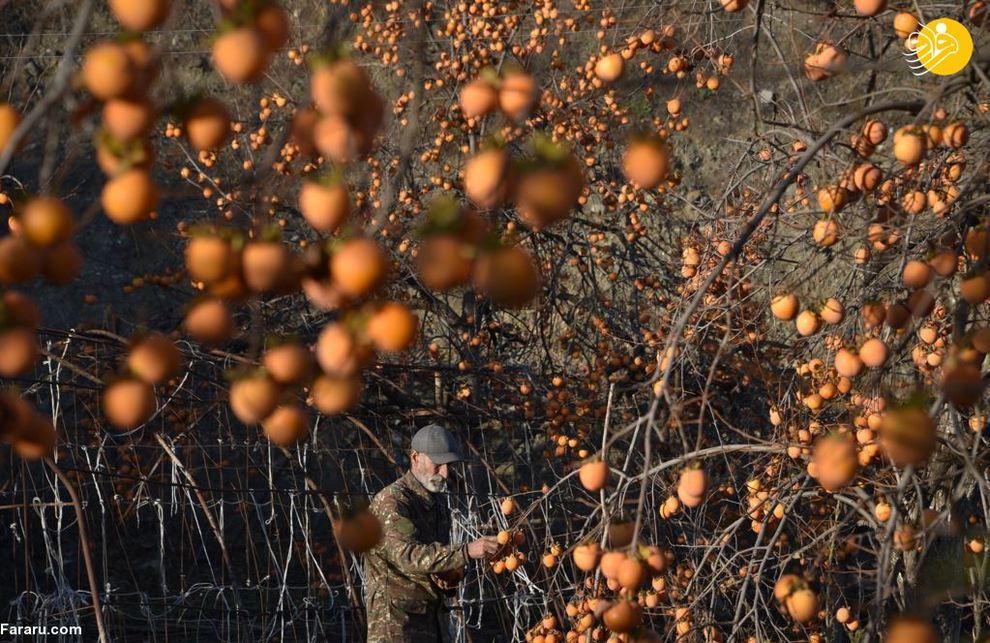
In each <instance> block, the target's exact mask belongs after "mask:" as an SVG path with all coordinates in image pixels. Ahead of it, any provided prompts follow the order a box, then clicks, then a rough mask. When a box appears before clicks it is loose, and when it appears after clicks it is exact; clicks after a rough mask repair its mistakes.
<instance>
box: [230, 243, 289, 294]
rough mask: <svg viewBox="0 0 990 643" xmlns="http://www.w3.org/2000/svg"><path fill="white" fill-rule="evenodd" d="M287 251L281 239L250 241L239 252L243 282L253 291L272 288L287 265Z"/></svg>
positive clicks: (281, 276)
mask: <svg viewBox="0 0 990 643" xmlns="http://www.w3.org/2000/svg"><path fill="white" fill-rule="evenodd" d="M288 255H289V253H288V250H287V249H286V247H285V246H284V245H283V244H282V242H281V241H262V240H257V241H251V242H249V243H247V244H245V246H244V250H243V252H242V253H241V271H242V275H243V277H244V283H245V285H247V287H248V288H250V289H251V290H253V291H254V292H268V291H271V290H274V289H275V288H276V287H277V286H278V285H279V281H280V280H281V279H282V278H283V277H284V276H285V272H286V270H287V269H288V267H289V262H290V258H289V256H288Z"/></svg>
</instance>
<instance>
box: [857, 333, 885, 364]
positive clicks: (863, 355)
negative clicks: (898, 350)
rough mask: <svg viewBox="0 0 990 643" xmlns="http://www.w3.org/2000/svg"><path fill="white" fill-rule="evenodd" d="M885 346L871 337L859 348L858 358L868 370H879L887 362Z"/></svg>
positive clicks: (881, 341) (877, 339) (877, 338)
mask: <svg viewBox="0 0 990 643" xmlns="http://www.w3.org/2000/svg"><path fill="white" fill-rule="evenodd" d="M888 354H889V351H888V349H887V344H885V343H884V342H883V340H882V339H880V338H879V337H871V338H870V339H868V340H866V341H865V342H863V345H862V346H860V347H859V358H860V359H861V360H863V364H864V365H866V366H868V367H870V368H879V367H880V366H883V364H884V362H886V361H887V355H888Z"/></svg>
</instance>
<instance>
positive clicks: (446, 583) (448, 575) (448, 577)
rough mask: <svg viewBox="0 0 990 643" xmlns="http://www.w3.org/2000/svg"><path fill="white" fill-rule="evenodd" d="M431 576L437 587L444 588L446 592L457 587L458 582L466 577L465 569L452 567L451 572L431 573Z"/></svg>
mask: <svg viewBox="0 0 990 643" xmlns="http://www.w3.org/2000/svg"><path fill="white" fill-rule="evenodd" d="M430 578H431V579H432V580H433V582H434V583H435V584H436V586H437V587H439V588H440V589H442V590H444V591H445V592H450V591H453V590H455V589H457V584H458V583H459V582H461V580H463V579H464V570H463V569H452V570H450V571H449V572H443V573H440V574H430Z"/></svg>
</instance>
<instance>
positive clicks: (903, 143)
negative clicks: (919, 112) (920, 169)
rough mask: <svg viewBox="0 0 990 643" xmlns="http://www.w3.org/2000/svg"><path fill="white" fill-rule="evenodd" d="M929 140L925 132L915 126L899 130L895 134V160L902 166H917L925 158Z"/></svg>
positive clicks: (906, 126) (907, 126)
mask: <svg viewBox="0 0 990 643" xmlns="http://www.w3.org/2000/svg"><path fill="white" fill-rule="evenodd" d="M927 140H928V139H927V137H926V136H925V134H924V132H922V131H921V130H920V129H919V128H917V127H915V126H913V125H905V126H904V127H901V128H899V129H898V130H897V131H896V132H894V158H895V159H897V160H898V161H900V163H901V164H902V165H906V166H909V167H911V166H915V165H917V164H918V163H920V162H921V159H923V158H924V156H925V152H926V148H927Z"/></svg>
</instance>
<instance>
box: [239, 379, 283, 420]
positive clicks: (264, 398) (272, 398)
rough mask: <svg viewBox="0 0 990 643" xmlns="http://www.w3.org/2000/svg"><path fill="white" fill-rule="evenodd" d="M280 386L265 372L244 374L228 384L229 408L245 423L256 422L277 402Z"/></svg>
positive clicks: (271, 409)
mask: <svg viewBox="0 0 990 643" xmlns="http://www.w3.org/2000/svg"><path fill="white" fill-rule="evenodd" d="M280 393H281V388H280V387H279V385H278V383H277V382H275V380H273V379H272V378H271V377H269V376H268V375H265V374H261V373H256V374H246V375H244V376H243V377H239V378H238V379H236V380H234V382H233V383H231V385H230V410H231V411H233V412H234V415H235V416H236V417H237V419H238V420H240V421H241V422H243V423H245V424H256V423H258V422H260V421H261V420H263V419H264V418H265V417H267V416H268V414H270V413H271V412H272V411H273V410H274V409H275V406H276V405H277V404H278V399H279V394H280Z"/></svg>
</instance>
